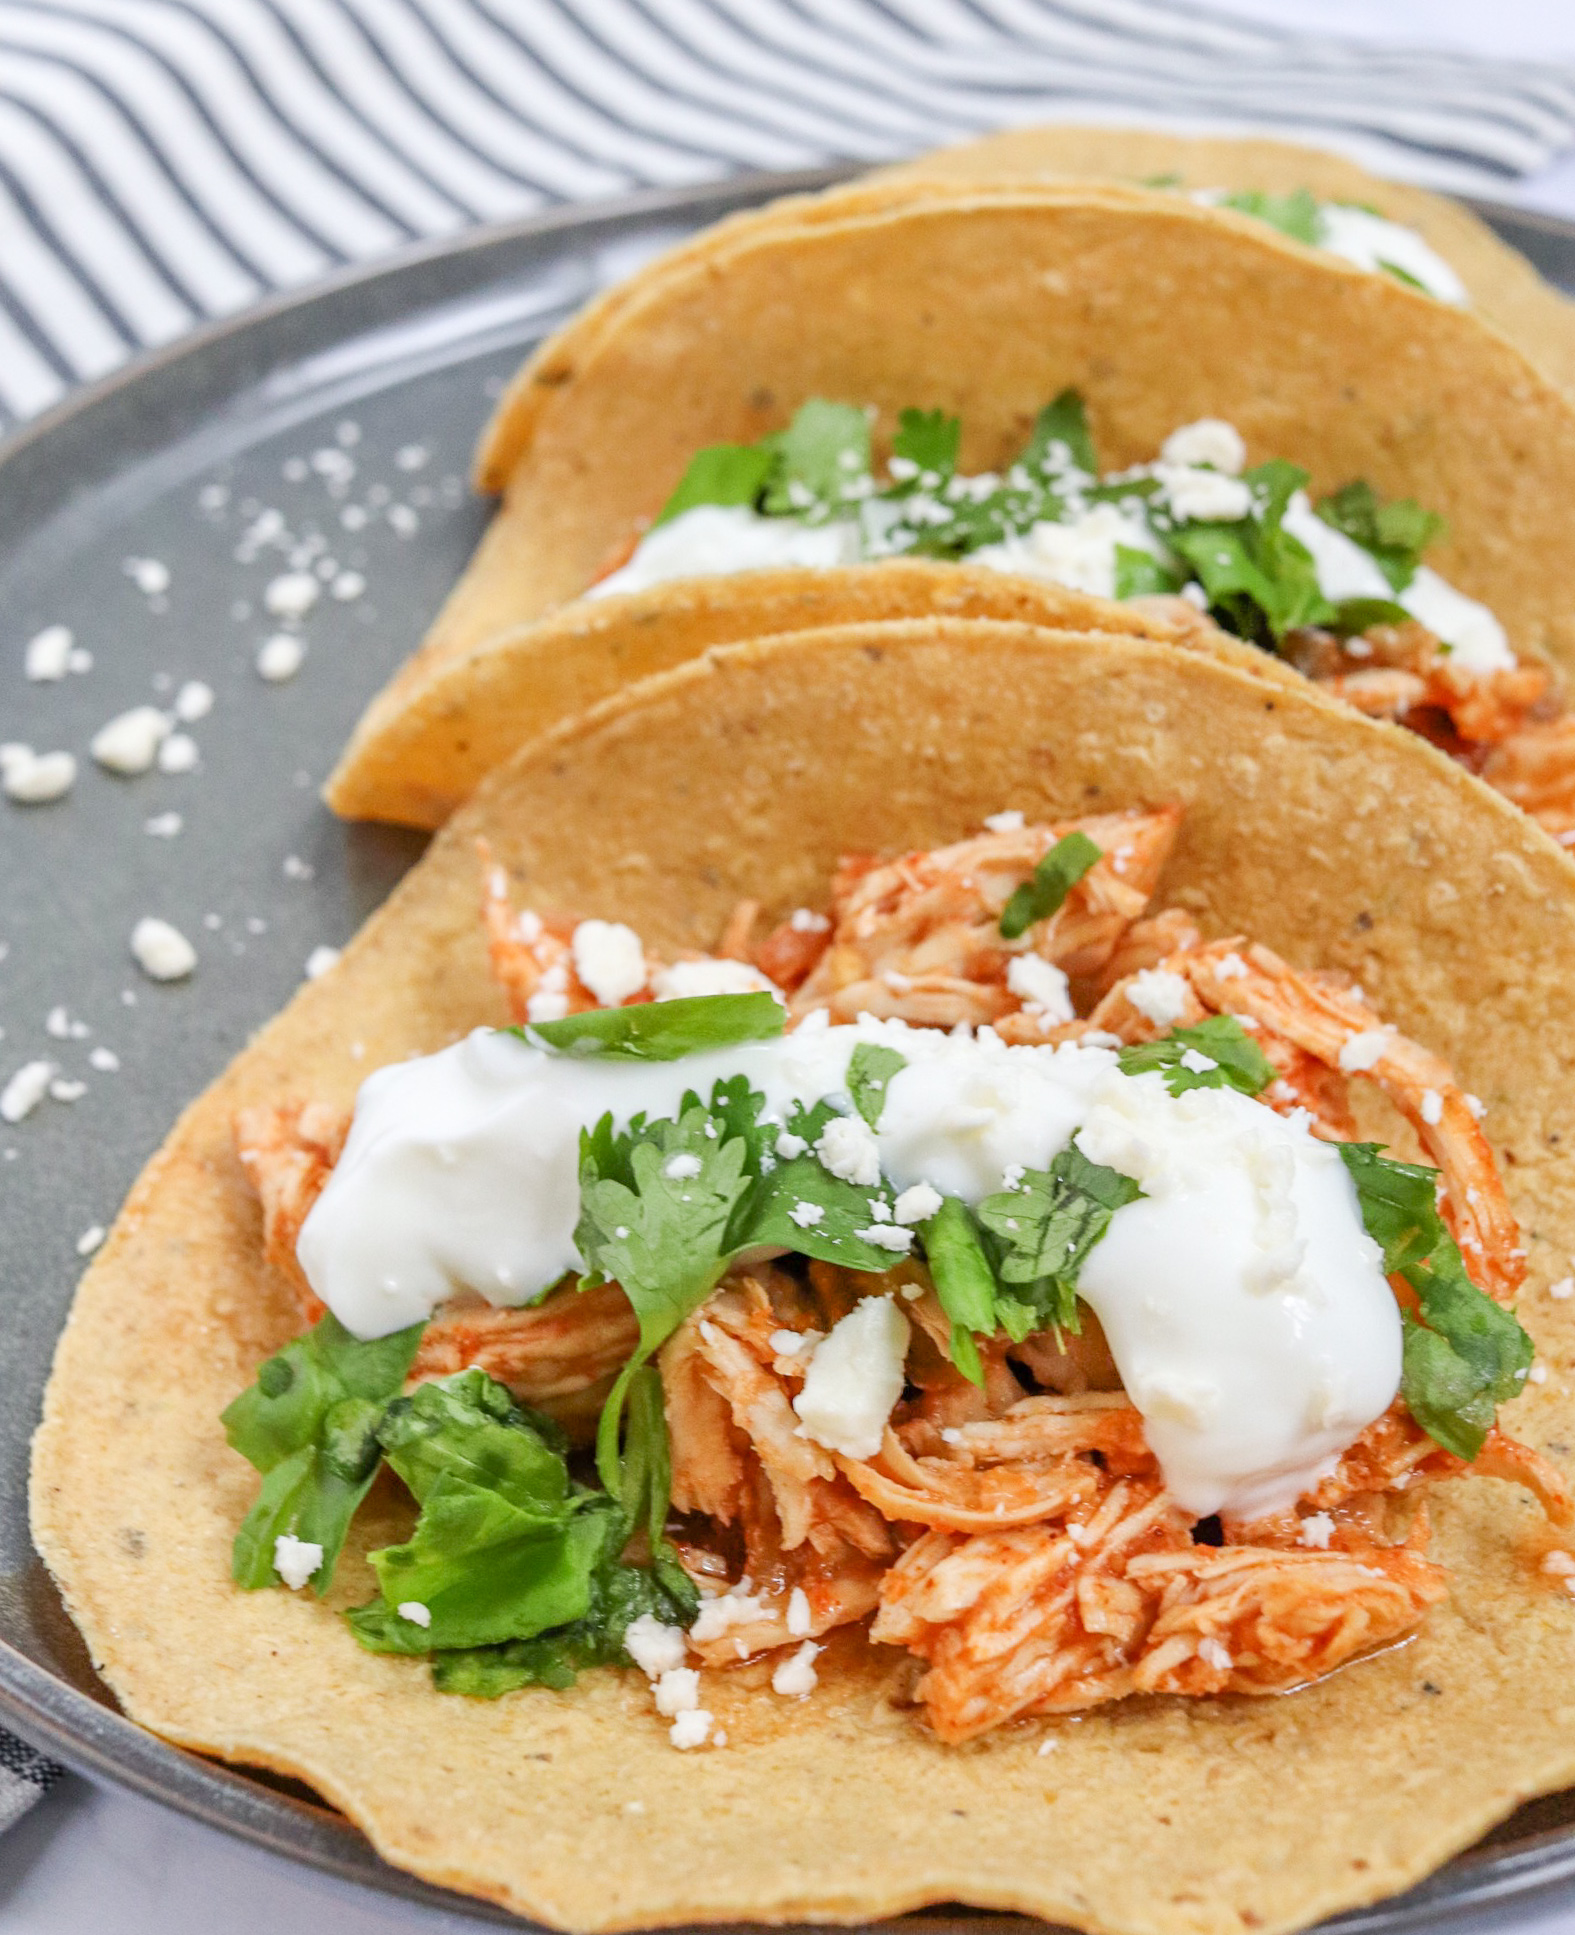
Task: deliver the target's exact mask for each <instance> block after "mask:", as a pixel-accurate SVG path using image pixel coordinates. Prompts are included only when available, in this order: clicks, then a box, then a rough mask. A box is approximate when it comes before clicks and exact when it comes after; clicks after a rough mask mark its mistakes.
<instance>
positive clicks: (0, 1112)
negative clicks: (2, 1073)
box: [0, 1062, 55, 1122]
mask: <svg viewBox="0 0 1575 1935" xmlns="http://www.w3.org/2000/svg"><path fill="white" fill-rule="evenodd" d="M54 1072H55V1065H54V1063H53V1062H24V1063H23V1064H22V1066H21V1067H20V1068H19V1069H18V1070H17V1071H16V1073H15V1074H14V1075H13V1076H12V1077H11V1079H10V1081H8V1082H7V1083H6V1085H5V1087H4V1088H3V1089H0V1121H5V1122H20V1121H22V1120H23V1119H24V1117H26V1116H29V1115H31V1114H32V1113H33V1111H34V1109H36V1108H37V1107H38V1105H39V1103H40V1102H42V1101H43V1099H44V1097H45V1096H46V1095H47V1094H48V1093H49V1084H50V1080H51V1078H52V1077H53V1075H54Z"/></svg>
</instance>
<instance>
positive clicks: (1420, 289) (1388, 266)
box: [1378, 256, 1433, 296]
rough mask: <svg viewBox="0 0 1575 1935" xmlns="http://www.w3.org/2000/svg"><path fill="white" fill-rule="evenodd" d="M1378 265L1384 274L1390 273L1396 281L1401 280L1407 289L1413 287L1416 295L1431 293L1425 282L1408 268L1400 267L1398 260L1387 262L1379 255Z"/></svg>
mask: <svg viewBox="0 0 1575 1935" xmlns="http://www.w3.org/2000/svg"><path fill="white" fill-rule="evenodd" d="M1378 266H1379V268H1380V269H1382V270H1383V272H1384V274H1385V275H1392V276H1393V277H1394V279H1395V281H1396V282H1403V283H1404V284H1405V286H1406V287H1407V288H1408V289H1415V290H1416V292H1417V293H1418V295H1423V296H1430V295H1431V294H1432V293H1433V292H1432V290H1431V289H1429V288H1428V286H1427V284H1426V283H1425V282H1419V281H1418V280H1417V278H1416V277H1415V276H1414V275H1412V273H1411V271H1410V270H1409V269H1402V268H1401V266H1400V264H1399V263H1398V262H1389V261H1386V260H1385V258H1384V257H1383V256H1379V258H1378Z"/></svg>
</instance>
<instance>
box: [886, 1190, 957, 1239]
mask: <svg viewBox="0 0 1575 1935" xmlns="http://www.w3.org/2000/svg"><path fill="white" fill-rule="evenodd" d="M944 1200H945V1199H944V1197H943V1196H942V1195H941V1192H940V1191H939V1190H938V1189H936V1188H935V1187H934V1186H933V1185H932V1184H930V1183H927V1182H916V1183H913V1184H911V1185H910V1186H909V1187H908V1188H907V1189H905V1190H903V1192H902V1194H901V1195H900V1196H899V1197H898V1198H897V1200H896V1202H895V1203H894V1204H893V1205H892V1211H891V1213H892V1216H893V1218H894V1220H895V1221H897V1222H899V1223H906V1224H907V1225H908V1227H909V1228H910V1229H911V1228H912V1227H913V1226H914V1224H916V1223H927V1222H928V1221H929V1220H930V1218H931V1217H932V1216H934V1215H936V1214H938V1213H939V1210H940V1207H941V1204H942V1202H943V1201H944Z"/></svg>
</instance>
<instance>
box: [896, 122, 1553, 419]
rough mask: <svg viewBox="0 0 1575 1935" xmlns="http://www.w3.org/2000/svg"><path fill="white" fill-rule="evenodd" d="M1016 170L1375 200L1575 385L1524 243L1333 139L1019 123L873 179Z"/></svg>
mask: <svg viewBox="0 0 1575 1935" xmlns="http://www.w3.org/2000/svg"><path fill="white" fill-rule="evenodd" d="M1011 175H1023V176H1036V177H1040V178H1044V177H1047V176H1048V177H1057V176H1067V177H1072V178H1074V179H1082V180H1107V181H1114V182H1128V183H1131V182H1137V183H1148V184H1153V183H1155V182H1156V180H1157V179H1158V178H1160V177H1169V176H1174V177H1175V183H1174V185H1175V187H1176V188H1177V189H1178V190H1180V191H1182V192H1185V191H1187V190H1191V189H1199V188H1224V189H1226V190H1228V191H1230V192H1231V193H1233V194H1235V193H1242V192H1250V191H1251V190H1254V189H1262V190H1264V191H1265V192H1267V193H1269V194H1274V195H1284V194H1289V193H1291V192H1292V191H1293V190H1295V189H1298V188H1306V189H1308V190H1310V191H1311V192H1312V193H1313V194H1314V195H1316V196H1317V197H1318V199H1319V200H1320V201H1327V202H1355V203H1358V204H1360V205H1361V206H1364V207H1367V208H1372V209H1376V210H1377V212H1378V213H1379V214H1380V215H1383V216H1386V217H1387V218H1388V219H1389V220H1390V221H1392V222H1399V223H1401V224H1402V225H1403V226H1404V227H1406V228H1411V229H1415V230H1416V232H1417V233H1418V234H1419V235H1420V236H1421V237H1422V239H1423V240H1424V241H1425V242H1427V243H1428V244H1429V245H1430V246H1431V247H1432V248H1433V249H1434V250H1435V251H1436V252H1437V253H1438V254H1439V255H1441V256H1442V257H1443V258H1444V260H1445V261H1446V262H1447V263H1449V264H1450V266H1451V267H1452V268H1453V269H1454V271H1455V273H1456V274H1457V275H1458V276H1459V277H1460V279H1461V281H1462V282H1463V283H1464V284H1465V285H1466V288H1467V290H1468V291H1469V293H1470V297H1471V304H1472V307H1473V308H1474V309H1475V311H1476V313H1477V314H1478V315H1479V316H1482V317H1483V318H1484V319H1485V320H1486V321H1488V322H1490V323H1493V324H1494V325H1496V326H1497V327H1498V328H1499V329H1501V330H1503V332H1504V334H1505V335H1506V336H1508V337H1509V339H1510V341H1511V342H1513V343H1515V344H1517V345H1518V346H1519V347H1520V348H1521V349H1523V350H1524V351H1525V352H1526V354H1527V356H1529V357H1530V359H1531V360H1532V362H1533V363H1535V364H1536V365H1537V366H1538V368H1539V369H1541V370H1543V371H1545V372H1546V373H1547V374H1548V375H1549V376H1551V377H1552V378H1553V380H1554V381H1555V382H1556V383H1558V384H1559V385H1560V387H1561V388H1563V389H1565V390H1575V304H1572V303H1571V301H1570V299H1569V297H1568V296H1566V295H1564V294H1563V293H1562V292H1561V291H1560V290H1558V289H1555V288H1554V287H1553V286H1552V284H1551V283H1548V282H1544V281H1543V279H1542V277H1541V276H1540V275H1538V273H1537V271H1536V270H1535V269H1534V268H1533V267H1532V265H1531V263H1529V262H1528V261H1527V260H1526V258H1525V256H1523V255H1522V254H1521V253H1520V252H1519V250H1517V249H1512V248H1511V247H1510V246H1509V245H1508V243H1506V242H1503V241H1501V240H1500V239H1499V237H1498V236H1497V235H1495V234H1494V232H1493V230H1492V229H1491V228H1489V227H1488V225H1487V223H1486V222H1484V221H1483V220H1482V219H1481V218H1480V217H1479V216H1476V215H1473V214H1472V212H1471V210H1470V209H1469V208H1466V207H1464V206H1463V205H1462V204H1461V203H1460V202H1457V201H1454V200H1451V199H1450V198H1449V197H1448V196H1445V195H1436V194H1433V193H1432V192H1431V191H1430V190H1428V189H1426V188H1417V187H1414V186H1413V185H1412V184H1411V183H1409V182H1400V181H1389V180H1387V179H1386V178H1385V177H1383V176H1381V175H1375V174H1372V173H1370V172H1369V171H1368V170H1367V169H1366V168H1362V167H1359V166H1358V165H1357V164H1356V163H1355V162H1354V161H1348V160H1347V159H1346V158H1345V156H1344V155H1337V154H1330V153H1329V152H1328V150H1327V149H1323V148H1303V147H1299V146H1297V145H1295V144H1293V143H1291V142H1288V141H1266V140H1263V139H1261V138H1260V137H1258V136H1255V135H1254V136H1247V137H1240V136H1232V135H1218V134H1213V135H1192V134H1169V133H1166V132H1164V131H1162V130H1160V129H1158V128H1095V127H1078V126H1075V125H1064V126H1051V127H1038V128H1011V129H1008V130H1006V131H1005V132H1004V133H1001V134H992V135H986V136H985V137H984V139H983V140H980V141H969V142H966V143H964V144H963V145H962V146H961V147H956V148H941V149H939V150H937V151H936V152H934V153H932V154H925V155H919V156H916V157H915V158H914V159H913V160H912V161H904V162H900V163H898V164H897V165H896V166H895V167H890V168H878V169H876V170H875V171H874V172H873V173H872V174H869V175H866V176H865V177H864V181H865V183H866V184H869V185H871V186H873V185H877V184H888V183H889V184H894V185H899V186H903V187H908V186H911V185H914V184H917V183H921V182H926V181H933V180H949V179H954V178H959V177H961V178H966V179H971V180H998V179H1000V178H1001V177H1003V176H1011Z"/></svg>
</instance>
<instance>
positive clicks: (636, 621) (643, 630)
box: [323, 559, 1297, 827]
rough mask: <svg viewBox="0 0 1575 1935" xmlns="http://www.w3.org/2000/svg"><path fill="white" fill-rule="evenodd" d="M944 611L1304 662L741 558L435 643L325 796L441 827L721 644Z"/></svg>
mask: <svg viewBox="0 0 1575 1935" xmlns="http://www.w3.org/2000/svg"><path fill="white" fill-rule="evenodd" d="M1166 602H1167V603H1169V602H1171V601H1166ZM1182 609H1183V610H1185V607H1183V608H1182ZM932 613H940V614H943V615H946V616H950V617H957V618H995V619H1010V620H1017V621H1021V622H1026V623H1030V624H1036V625H1048V626H1052V627H1055V626H1060V627H1067V628H1072V629H1076V630H1097V631H1105V632H1114V633H1118V634H1123V635H1125V634H1131V635H1135V636H1138V637H1146V638H1157V639H1163V640H1165V641H1167V642H1168V643H1170V644H1173V645H1175V646H1177V647H1179V648H1181V649H1187V650H1201V651H1211V652H1214V653H1217V654H1220V655H1223V656H1224V657H1226V658H1228V659H1230V660H1231V661H1232V662H1233V663H1236V664H1239V665H1242V666H1244V667H1246V668H1247V669H1249V670H1252V671H1255V672H1257V673H1259V675H1260V676H1262V677H1264V678H1267V679H1277V680H1280V681H1284V680H1286V679H1291V680H1295V679H1296V678H1297V675H1296V674H1295V673H1294V672H1293V671H1292V670H1291V669H1290V667H1289V666H1286V665H1284V664H1282V663H1281V662H1280V661H1279V660H1277V659H1274V658H1271V657H1269V656H1268V654H1266V653H1264V652H1260V651H1259V650H1257V649H1256V647H1254V646H1251V645H1247V644H1244V643H1243V642H1242V641H1241V640H1240V639H1237V638H1232V637H1231V636H1229V634H1227V633H1225V632H1222V631H1220V630H1218V629H1217V627H1215V626H1213V625H1210V624H1207V623H1206V622H1204V621H1203V620H1202V619H1201V618H1196V620H1195V622H1193V623H1191V624H1186V623H1177V622H1176V621H1175V620H1173V619H1168V618H1166V617H1163V616H1160V615H1158V614H1157V613H1156V612H1155V611H1153V610H1146V609H1144V608H1142V607H1140V606H1138V605H1134V604H1124V605H1122V604H1112V603H1111V602H1109V601H1108V600H1106V599H1102V598H1091V597H1089V596H1087V595H1086V594H1085V593H1082V592H1077V591H1069V590H1067V589H1066V588H1065V587H1063V586H1061V585H1053V584H1042V583H1037V582H1036V581H1035V580H1033V579H1031V578H1015V577H1009V576H1007V575H1006V574H1004V573H1002V572H999V571H990V570H987V569H986V568H985V567H983V566H980V565H967V564H960V565H951V564H933V563H927V562H924V561H921V560H917V559H915V560H901V561H897V560H893V561H891V562H888V563H883V564H881V565H879V566H869V565H855V566H851V567H846V568H839V569H835V570H824V571H801V570H800V571H746V572H737V573H734V574H732V575H729V576H724V577H717V578H693V579H689V580H687V581H685V582H683V583H679V584H674V585H658V586H656V587H655V588H654V589H653V590H650V591H641V592H631V593H627V594H623V595H618V596H612V597H608V598H597V599H577V600H575V601H574V602H573V603H571V604H568V605H566V606H564V607H563V609H562V610H561V611H557V612H554V613H552V614H551V615H550V616H548V617H546V618H544V619H542V620H540V621H539V622H538V623H537V624H534V625H523V626H516V627H515V628H514V629H513V630H511V631H505V632H502V633H500V634H498V635H496V636H494V637H491V638H487V639H484V640H482V641H481V642H480V643H478V644H475V645H472V646H471V647H470V648H469V649H468V650H465V651H462V652H461V651H444V650H442V649H439V648H434V647H433V646H430V645H429V646H426V647H424V648H423V649H422V650H421V651H419V652H417V653H416V654H415V656H414V657H413V658H412V659H410V660H409V661H408V663H406V664H405V665H404V666H403V667H402V668H401V669H400V671H399V672H398V673H397V674H396V675H395V677H394V679H393V680H392V682H391V683H390V684H389V685H388V686H386V687H385V688H384V690H383V691H382V692H381V693H379V694H378V696H377V698H375V699H374V700H373V701H372V704H371V705H370V706H369V707H368V709H367V711H366V712H365V714H364V715H363V716H362V718H361V721H360V723H359V724H358V725H357V726H356V729H355V732H354V734H353V735H352V737H351V739H350V743H349V744H348V745H347V746H346V747H345V750H344V752H343V753H342V754H341V755H340V757H339V762H338V764H337V765H336V766H335V768H334V770H333V772H332V773H330V775H329V777H328V782H327V784H326V786H325V787H324V788H323V797H324V798H325V799H326V800H327V802H328V804H329V805H330V806H331V807H332V808H333V809H334V811H335V812H336V813H340V814H343V816H344V817H345V818H346V819H350V820H392V821H395V822H397V823H399V824H401V825H404V826H418V827H438V826H441V825H442V824H443V822H444V821H445V820H446V819H447V818H448V816H449V814H450V813H452V812H453V811H454V809H455V807H457V806H458V805H460V803H461V802H462V801H464V800H466V799H468V798H469V797H470V795H471V793H472V792H474V790H475V788H476V786H477V785H478V784H479V783H480V781H481V780H482V779H483V778H484V777H485V776H486V775H487V774H488V773H489V772H491V770H492V768H493V767H494V766H498V765H501V764H502V762H503V761H504V760H505V759H507V758H508V756H509V755H510V753H512V752H513V751H514V750H515V748H516V747H517V746H520V745H522V744H523V743H524V742H525V740H527V739H531V738H534V737H535V736H536V735H537V734H538V733H540V732H545V731H546V730H547V729H548V728H549V727H551V726H554V725H556V724H557V723H558V722H559V720H561V719H565V718H568V717H570V716H571V715H572V714H574V713H577V712H582V711H584V710H585V709H586V707H587V706H590V705H594V704H595V703H597V702H598V701H599V700H601V699H605V698H607V697H608V696H609V695H610V694H611V693H613V692H616V691H617V690H618V688H619V687H620V686H621V685H627V684H629V683H630V682H632V681H633V680H635V679H639V678H645V677H647V676H648V675H649V674H651V673H653V672H661V671H666V670H667V668H668V667H669V666H673V665H678V664H681V663H682V662H683V661H684V660H685V659H688V658H693V657H695V656H696V655H697V654H698V653H700V652H702V651H705V650H706V649H707V648H708V647H709V646H712V645H725V644H728V643H731V642H733V641H736V640H739V639H745V638H760V637H764V636H768V635H771V634H774V633H779V632H791V631H807V630H811V629H814V628H816V627H818V626H824V625H827V624H831V623H839V624H853V623H860V622H865V621H869V620H875V619H889V618H920V617H928V616H929V615H930V614H932Z"/></svg>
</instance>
